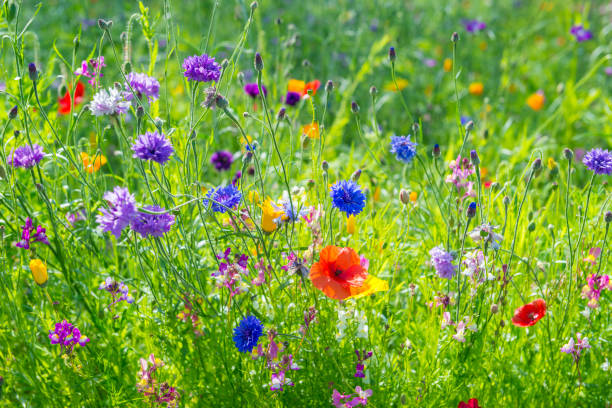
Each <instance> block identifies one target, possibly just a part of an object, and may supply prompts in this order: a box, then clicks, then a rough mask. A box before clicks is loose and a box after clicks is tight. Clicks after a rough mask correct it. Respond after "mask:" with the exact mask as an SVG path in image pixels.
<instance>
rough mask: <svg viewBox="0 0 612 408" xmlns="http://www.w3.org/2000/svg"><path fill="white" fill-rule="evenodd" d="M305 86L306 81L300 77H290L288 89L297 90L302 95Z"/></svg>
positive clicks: (290, 90)
mask: <svg viewBox="0 0 612 408" xmlns="http://www.w3.org/2000/svg"><path fill="white" fill-rule="evenodd" d="M305 87H306V82H304V81H300V80H299V79H290V80H289V84H288V85H287V91H289V92H297V93H299V94H300V95H301V94H302V93H303V92H304V88H305Z"/></svg>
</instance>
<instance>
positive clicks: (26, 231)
mask: <svg viewBox="0 0 612 408" xmlns="http://www.w3.org/2000/svg"><path fill="white" fill-rule="evenodd" d="M33 232H34V224H32V219H31V218H30V217H27V218H26V220H25V224H24V225H23V226H22V227H21V241H19V242H17V243H16V244H15V246H16V247H18V248H23V249H30V244H31V243H34V242H40V243H42V244H45V245H49V239H48V238H47V234H46V232H47V230H46V229H45V228H43V226H42V225H39V226H37V227H36V232H34V233H33Z"/></svg>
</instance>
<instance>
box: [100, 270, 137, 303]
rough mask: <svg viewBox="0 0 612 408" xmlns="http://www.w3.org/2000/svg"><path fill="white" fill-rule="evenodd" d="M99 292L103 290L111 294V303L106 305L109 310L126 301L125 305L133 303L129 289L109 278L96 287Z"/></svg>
mask: <svg viewBox="0 0 612 408" xmlns="http://www.w3.org/2000/svg"><path fill="white" fill-rule="evenodd" d="M98 289H100V290H105V291H107V292H108V293H110V294H111V297H112V298H113V301H112V302H111V304H109V305H108V308H109V309H110V308H111V307H112V306H113V305H114V304H116V303H119V302H121V301H124V300H125V301H126V302H127V303H130V304H131V303H134V298H133V297H132V295H130V294H129V289H128V287H127V286H126V285H125V283H123V282H121V283H118V282H117V281H116V280H114V279H113V278H111V277H110V276H109V277H108V278H106V280H105V281H104V282H102V283H101V284H100V286H99V287H98Z"/></svg>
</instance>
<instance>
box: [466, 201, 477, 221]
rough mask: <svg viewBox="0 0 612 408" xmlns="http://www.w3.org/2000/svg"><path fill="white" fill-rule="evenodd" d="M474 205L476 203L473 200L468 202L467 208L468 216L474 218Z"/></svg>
mask: <svg viewBox="0 0 612 408" xmlns="http://www.w3.org/2000/svg"><path fill="white" fill-rule="evenodd" d="M476 207H477V204H476V203H475V202H471V203H470V205H469V206H468V209H467V217H468V218H474V216H475V215H476Z"/></svg>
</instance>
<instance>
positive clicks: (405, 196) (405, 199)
mask: <svg viewBox="0 0 612 408" xmlns="http://www.w3.org/2000/svg"><path fill="white" fill-rule="evenodd" d="M399 200H400V201H401V203H402V204H404V205H406V204H408V203H409V202H410V193H409V192H408V191H407V190H404V189H403V188H402V189H401V190H400V192H399Z"/></svg>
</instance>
